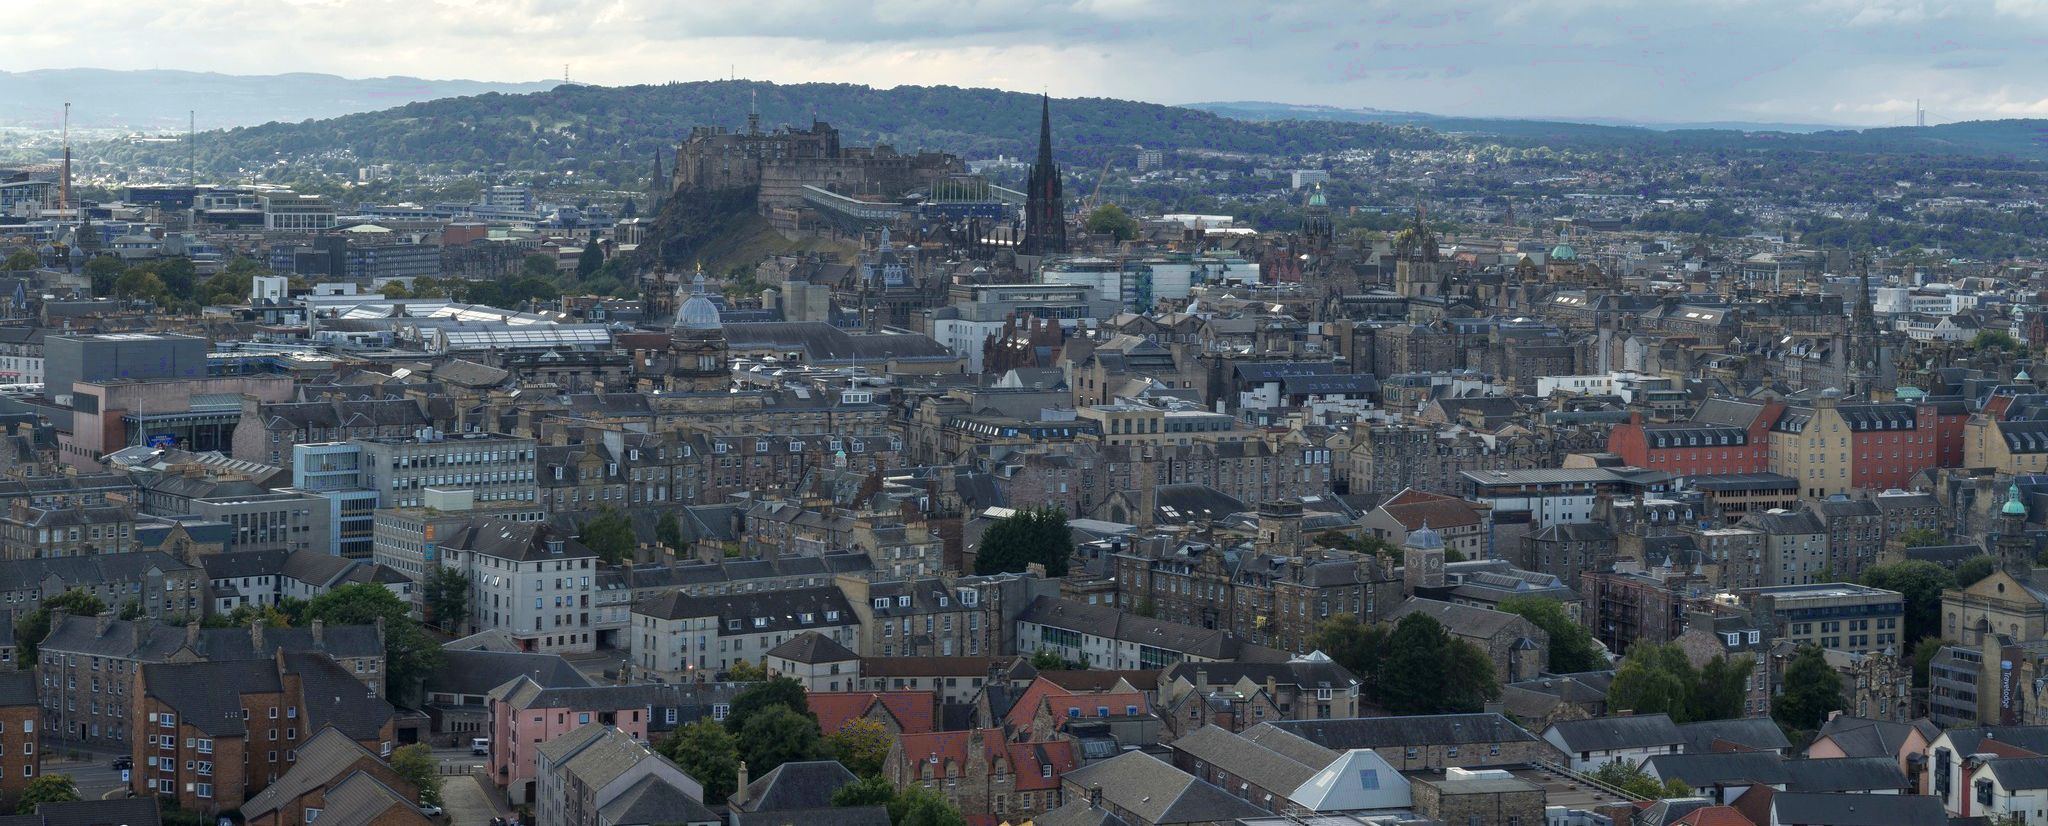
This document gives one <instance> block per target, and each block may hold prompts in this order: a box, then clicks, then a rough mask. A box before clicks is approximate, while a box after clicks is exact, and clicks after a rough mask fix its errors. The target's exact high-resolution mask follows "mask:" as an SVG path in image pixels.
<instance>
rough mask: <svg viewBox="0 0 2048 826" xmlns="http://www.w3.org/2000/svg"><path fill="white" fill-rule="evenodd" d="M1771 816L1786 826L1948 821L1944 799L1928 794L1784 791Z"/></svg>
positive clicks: (1915, 825)
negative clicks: (1943, 803)
mask: <svg viewBox="0 0 2048 826" xmlns="http://www.w3.org/2000/svg"><path fill="white" fill-rule="evenodd" d="M1771 820H1772V822H1774V823H1781V824H1785V826H1925V824H1929V823H1946V822H1948V815H1947V813H1946V812H1944V811H1942V807H1941V799H1940V798H1936V797H1930V796H1927V795H1893V794H1887V795H1868V794H1812V793H1800V792H1781V793H1779V794H1777V795H1776V796H1774V797H1773V798H1772V799H1771Z"/></svg>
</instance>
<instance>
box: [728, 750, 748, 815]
mask: <svg viewBox="0 0 2048 826" xmlns="http://www.w3.org/2000/svg"><path fill="white" fill-rule="evenodd" d="M739 781H740V782H739V786H738V787H737V788H735V789H733V792H732V797H731V798H730V799H731V800H732V805H734V806H745V805H747V761H745V760H742V761H740V777H739Z"/></svg>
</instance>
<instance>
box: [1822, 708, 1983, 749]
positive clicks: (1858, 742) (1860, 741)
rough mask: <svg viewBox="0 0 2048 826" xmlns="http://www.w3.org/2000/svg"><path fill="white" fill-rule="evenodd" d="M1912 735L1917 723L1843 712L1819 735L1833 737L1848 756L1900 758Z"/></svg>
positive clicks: (1836, 744)
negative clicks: (1900, 753) (1865, 716)
mask: <svg viewBox="0 0 2048 826" xmlns="http://www.w3.org/2000/svg"><path fill="white" fill-rule="evenodd" d="M1912 735H1913V727H1912V726H1909V725H1906V724H1905V723H1893V722H1888V721H1885V720H1866V719H1863V718H1861V717H1850V716H1848V715H1842V716H1839V717H1836V718H1834V719H1832V720H1829V721H1827V722H1825V723H1822V724H1821V727H1820V733H1819V735H1818V736H1816V738H1815V739H1816V740H1818V739H1822V738H1825V739H1827V740H1831V741H1833V742H1834V744H1835V747H1836V748H1838V749H1841V750H1842V754H1843V755H1844V756H1846V757H1891V758H1894V759H1897V757H1898V754H1899V750H1900V749H1901V748H1904V747H1905V745H1906V739H1907V738H1909V737H1911V736H1912ZM1965 736H1967V735H1965ZM1952 739H1953V738H1952ZM1965 753H1967V752H1965Z"/></svg>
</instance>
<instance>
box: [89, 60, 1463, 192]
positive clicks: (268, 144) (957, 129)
mask: <svg viewBox="0 0 2048 826" xmlns="http://www.w3.org/2000/svg"><path fill="white" fill-rule="evenodd" d="M750 105H752V106H758V107H759V111H760V113H761V122H762V125H763V128H773V127H775V126H777V125H780V124H803V125H808V124H810V123H811V121H812V120H813V119H816V120H822V121H825V122H827V123H830V124H832V125H833V126H836V127H838V128H839V129H840V131H841V133H842V139H843V140H844V142H845V143H847V144H848V145H868V144H875V143H885V144H890V145H892V146H894V147H895V148H896V149H897V150H898V151H903V152H910V151H916V150H920V149H923V150H936V151H945V152H953V153H956V154H959V155H961V156H963V157H967V158H991V157H995V156H997V155H1008V156H1011V157H1024V158H1028V157H1029V156H1030V154H1031V153H1032V152H1035V151H1036V148H1037V141H1038V111H1039V98H1038V96H1037V95H1031V94H1022V93H1017V92H1004V91H998V90H994V89H963V88H959V87H953V86H898V87H895V88H892V89H876V88H872V87H868V86H856V85H848V84H822V83H807V84H796V85H779V84H773V83H766V82H759V81H747V80H738V81H724V80H721V81H703V82H690V83H670V84H664V85H658V86H625V87H600V86H560V87H557V88H555V89H552V90H549V91H545V92H538V93H533V94H523V95H509V94H495V93H494V94H483V95H477V96H473V97H461V98H450V99H444V100H434V101H428V102H423V103H411V104H407V105H404V106H400V107H397V108H393V109H387V110H384V111H379V112H367V113H360V114H352V115H344V116H341V117H336V118H330V119H326V120H317V121H311V122H306V123H270V124H264V125H260V126H251V127H244V128H239V129H230V130H225V131H220V132H213V133H207V134H203V135H202V136H201V138H200V141H199V163H200V167H201V169H202V171H203V172H206V173H207V174H215V175H223V174H224V175H233V174H235V173H236V172H237V170H238V169H239V168H240V167H241V166H243V165H247V164H250V162H251V161H254V160H256V159H265V158H274V157H287V158H306V157H314V156H319V155H322V154H326V153H332V152H336V151H339V150H347V151H348V152H349V153H352V154H353V156H354V158H355V160H357V161H360V162H368V163H378V162H388V161H400V162H407V163H440V164H453V165H466V166H469V167H471V168H475V167H480V166H486V165H491V164H505V165H506V166H507V167H511V168H526V169H542V168H545V169H559V168H581V169H585V170H592V169H593V164H595V165H596V172H595V174H598V175H600V176H603V175H606V174H607V172H606V171H605V170H604V169H603V168H602V167H603V166H604V165H605V164H620V163H624V164H627V165H628V167H627V169H628V170H630V171H632V172H636V173H637V172H640V171H644V170H646V169H648V168H650V166H651V164H652V161H651V159H652V158H653V157H654V155H655V154H657V153H661V154H663V155H664V158H665V162H666V159H667V158H668V157H669V153H671V152H672V151H673V149H674V147H675V145H676V144H677V143H679V142H680V141H681V140H682V139H683V137H684V136H685V135H686V134H687V133H688V131H689V129H690V128H691V127H693V126H702V125H716V126H724V127H728V128H739V127H742V126H744V125H745V123H746V117H747V111H748V107H749V106H750ZM1052 120H1053V132H1054V141H1055V143H1056V145H1057V147H1058V149H1059V157H1060V160H1061V161H1062V162H1063V163H1070V164H1072V163H1078V164H1081V165H1084V166H1098V165H1100V164H1102V163H1103V162H1104V161H1105V160H1108V159H1110V157H1111V156H1112V155H1114V156H1116V157H1119V158H1122V159H1124V160H1126V161H1129V160H1130V159H1131V158H1134V157H1135V149H1134V147H1136V146H1137V145H1138V144H1143V145H1145V146H1147V147H1159V148H1167V149H1205V150H1213V151H1219V152H1242V153H1257V154H1262V155H1292V154H1301V153H1310V152H1325V151H1330V150H1332V149H1341V148H1358V149H1373V148H1393V147H1407V148H1428V147H1441V146H1446V145H1449V143H1450V141H1449V140H1448V139H1446V138H1445V137H1443V136H1442V135H1438V134H1436V133H1433V132H1429V131H1427V130H1423V129H1418V128H1414V127H1406V126H1398V125H1388V124H1371V123H1342V122H1335V121H1322V122H1289V123H1259V122H1251V121H1244V120H1236V119H1231V118H1225V117H1222V116H1219V115H1214V114H1210V113H1208V112H1198V111H1195V110H1193V109H1186V108H1182V107H1177V106H1162V105H1159V104H1152V103H1136V102H1132V101H1123V100H1111V99H1107V98H1073V99H1064V100H1057V101H1054V102H1053V104H1052ZM102 151H103V152H104V153H105V156H106V157H108V158H109V159H110V160H115V161H131V162H144V163H146V162H149V161H152V160H155V161H161V162H175V163H180V164H181V163H182V161H177V160H176V158H177V157H181V156H175V155H174V154H172V153H177V152H183V151H184V149H183V148H182V147H166V146H163V145H156V146H151V145H134V146H130V145H114V146H108V147H106V148H104V149H103V150H102ZM581 174H593V173H591V172H588V171H586V172H585V173H581ZM614 179H616V180H621V181H623V180H624V179H623V178H616V177H615V178H614Z"/></svg>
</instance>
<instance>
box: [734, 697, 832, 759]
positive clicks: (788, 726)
mask: <svg viewBox="0 0 2048 826" xmlns="http://www.w3.org/2000/svg"><path fill="white" fill-rule="evenodd" d="M734 739H736V740H738V741H739V746H740V757H741V758H742V759H744V760H746V761H747V771H748V772H749V773H753V772H759V773H760V774H763V775H765V774H767V773H769V772H771V771H774V770H775V767H776V766H780V765H782V764H784V763H790V762H795V761H799V760H816V759H818V758H819V757H821V756H823V755H824V754H825V744H824V742H823V741H822V739H821V738H820V737H819V736H818V721H817V720H815V719H812V717H811V716H810V715H809V714H804V713H800V712H798V711H795V710H793V709H791V708H790V707H788V706H785V705H773V706H769V707H767V708H764V709H761V710H760V711H759V712H757V713H754V714H751V715H748V716H747V722H746V725H744V726H742V727H741V728H740V730H739V733H738V734H737V735H735V737H734Z"/></svg>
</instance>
